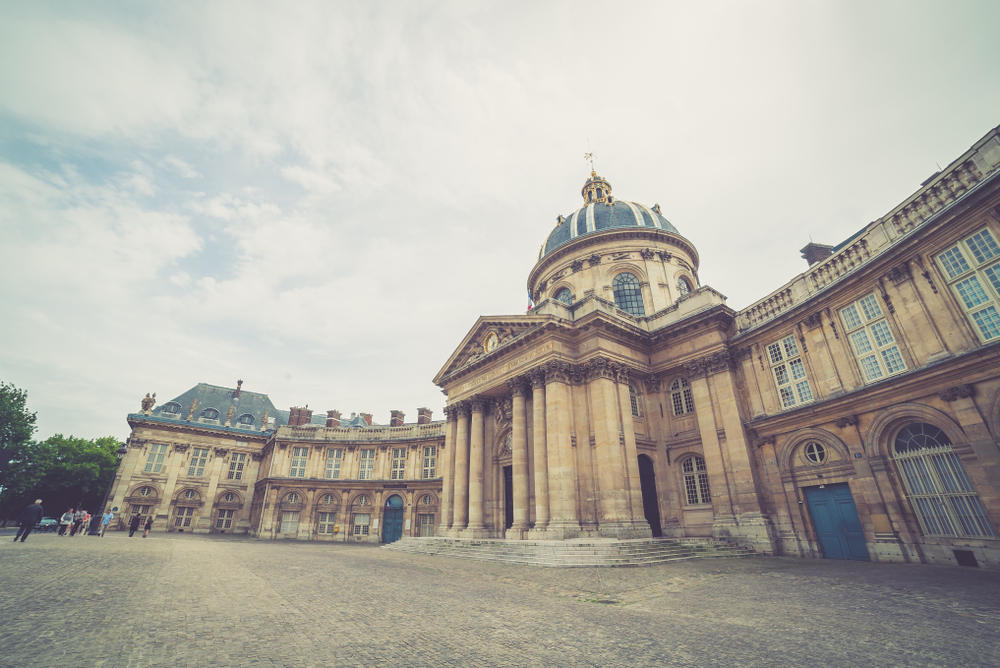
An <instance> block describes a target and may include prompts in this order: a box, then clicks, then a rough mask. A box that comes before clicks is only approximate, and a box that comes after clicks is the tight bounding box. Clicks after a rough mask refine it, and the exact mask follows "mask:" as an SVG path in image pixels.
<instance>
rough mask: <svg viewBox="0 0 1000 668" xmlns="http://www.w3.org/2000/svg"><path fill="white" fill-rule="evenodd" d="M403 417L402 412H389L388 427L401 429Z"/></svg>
mask: <svg viewBox="0 0 1000 668" xmlns="http://www.w3.org/2000/svg"><path fill="white" fill-rule="evenodd" d="M405 417H406V415H404V414H403V411H389V426H390V427H402V426H403V418H405Z"/></svg>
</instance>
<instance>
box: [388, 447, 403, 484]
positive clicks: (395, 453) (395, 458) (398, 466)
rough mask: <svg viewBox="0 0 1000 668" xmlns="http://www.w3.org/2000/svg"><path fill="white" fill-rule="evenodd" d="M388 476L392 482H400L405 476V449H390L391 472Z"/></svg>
mask: <svg viewBox="0 0 1000 668" xmlns="http://www.w3.org/2000/svg"><path fill="white" fill-rule="evenodd" d="M390 476H391V478H392V479H393V480H402V479H403V478H404V477H405V476H406V448H393V449H392V471H391V473H390Z"/></svg>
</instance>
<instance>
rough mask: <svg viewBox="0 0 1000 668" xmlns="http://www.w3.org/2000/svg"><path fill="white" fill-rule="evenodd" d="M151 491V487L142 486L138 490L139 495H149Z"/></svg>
mask: <svg viewBox="0 0 1000 668" xmlns="http://www.w3.org/2000/svg"><path fill="white" fill-rule="evenodd" d="M152 493H153V488H152V487H143V488H142V489H140V490H139V496H149V495H150V494H152Z"/></svg>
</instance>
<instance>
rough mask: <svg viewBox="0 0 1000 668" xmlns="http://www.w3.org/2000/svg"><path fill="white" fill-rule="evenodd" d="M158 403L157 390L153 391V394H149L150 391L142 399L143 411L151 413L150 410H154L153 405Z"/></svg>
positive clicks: (147, 413)
mask: <svg viewBox="0 0 1000 668" xmlns="http://www.w3.org/2000/svg"><path fill="white" fill-rule="evenodd" d="M155 405H156V392H153V396H149V392H147V393H146V397H145V398H144V399H143V400H142V412H143V413H145V414H146V415H149V411H150V410H152V408H153V406H155Z"/></svg>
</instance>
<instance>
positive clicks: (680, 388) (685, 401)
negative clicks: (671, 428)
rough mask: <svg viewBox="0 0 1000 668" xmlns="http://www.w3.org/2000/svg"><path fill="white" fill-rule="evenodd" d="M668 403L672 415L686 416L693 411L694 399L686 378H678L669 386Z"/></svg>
mask: <svg viewBox="0 0 1000 668" xmlns="http://www.w3.org/2000/svg"><path fill="white" fill-rule="evenodd" d="M670 403H671V404H672V405H673V409H674V415H686V414H688V413H691V412H693V411H694V397H693V396H692V395H691V385H690V384H689V383H688V381H687V378H678V379H677V380H675V381H674V382H673V383H671V384H670Z"/></svg>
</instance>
